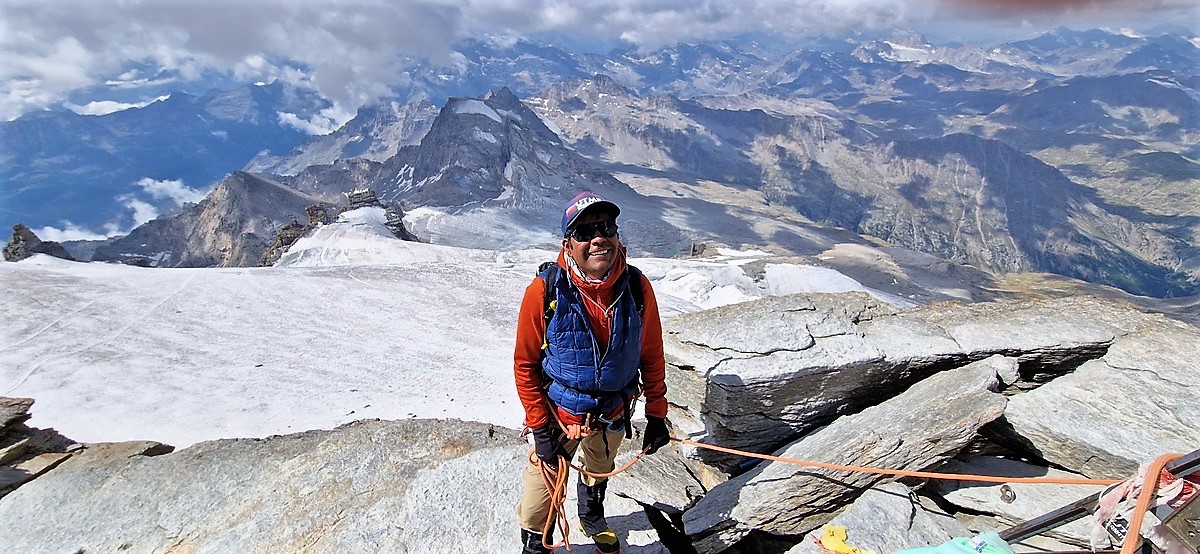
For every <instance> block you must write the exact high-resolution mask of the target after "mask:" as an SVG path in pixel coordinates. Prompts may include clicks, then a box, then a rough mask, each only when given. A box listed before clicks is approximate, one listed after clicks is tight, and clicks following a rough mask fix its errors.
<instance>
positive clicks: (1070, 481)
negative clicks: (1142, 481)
mask: <svg viewBox="0 0 1200 554" xmlns="http://www.w3.org/2000/svg"><path fill="white" fill-rule="evenodd" d="M671 440H673V441H675V442H678V443H680V444H687V445H690V446H696V447H700V448H707V449H709V450H716V451H718V452H724V453H726V454H736V455H738V456H747V457H750V458H759V459H762V460H770V461H772V462H783V463H787V464H793V465H798V466H806V467H819V468H824V469H833V470H837V471H851V472H855V473H877V474H881V475H895V476H897V477H920V478H924V479H946V480H955V481H980V482H984V483H1053V484H1058V485H1112V484H1115V483H1120V482H1121V480H1120V479H1087V478H1082V477H1081V478H1074V477H994V476H990V475H971V474H967V473H936V472H932V471H907V470H903V469H881V468H877V467H866V466H851V465H841V464H829V463H825V462H813V461H808V460H797V459H795V458H783V457H780V456H771V455H769V454H757V453H754V452H746V451H744V450H737V449H734V448H725V447H723V446H716V445H713V444H705V443H702V442H696V441H693V440H688V439H677V438H675V437H671Z"/></svg>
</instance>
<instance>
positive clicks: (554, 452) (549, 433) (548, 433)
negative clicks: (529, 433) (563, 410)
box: [533, 423, 567, 466]
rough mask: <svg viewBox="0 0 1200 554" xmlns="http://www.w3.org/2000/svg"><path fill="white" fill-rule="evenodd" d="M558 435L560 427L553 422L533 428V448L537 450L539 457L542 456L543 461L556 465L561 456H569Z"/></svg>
mask: <svg viewBox="0 0 1200 554" xmlns="http://www.w3.org/2000/svg"><path fill="white" fill-rule="evenodd" d="M558 435H559V431H558V428H557V427H555V425H554V424H553V423H551V424H549V425H546V426H545V427H542V428H541V429H534V430H533V449H534V451H535V452H537V457H538V458H541V460H542V461H543V462H546V463H548V464H554V465H555V466H557V465H558V457H559V456H562V457H564V458H565V457H566V456H567V451H566V450H564V449H563V445H562V443H561V442H560V441H559V440H558Z"/></svg>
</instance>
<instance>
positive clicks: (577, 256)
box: [563, 212, 620, 279]
mask: <svg viewBox="0 0 1200 554" xmlns="http://www.w3.org/2000/svg"><path fill="white" fill-rule="evenodd" d="M602 221H607V222H612V221H613V218H612V216H611V215H609V214H607V213H604V212H591V213H585V214H583V215H581V216H579V219H577V220H575V223H574V224H573V225H571V228H570V229H567V238H564V239H563V243H564V244H565V245H566V247H567V253H568V254H569V255H570V256H571V258H572V259H574V260H575V265H578V266H579V269H581V270H583V273H584V274H585V275H587V276H588V277H590V278H592V279H602V278H603V277H604V276H605V275H606V274H607V273H608V270H609V269H610V268H611V267H612V266H613V263H615V262H616V261H617V247H618V246H620V239H619V237H618V236H617V235H613V236H612V237H605V236H604V234H603V233H601V232H600V230H598V229H593V230H592V231H591V232H590V233H589V234H590V236H589V237H588V238H587V239H585V240H582V241H579V240H575V237H574V236H573V235H574V234H575V233H574V232H573V231H575V230H576V229H585V230H586V229H589V228H592V227H594V225H592V224H595V223H600V222H602ZM613 225H614V226H615V222H614V223H613Z"/></svg>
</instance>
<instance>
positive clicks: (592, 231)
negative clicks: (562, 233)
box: [567, 219, 617, 242]
mask: <svg viewBox="0 0 1200 554" xmlns="http://www.w3.org/2000/svg"><path fill="white" fill-rule="evenodd" d="M596 231H600V235H602V236H603V237H604V238H612V237H615V236H617V222H615V221H613V220H611V219H608V220H604V221H597V222H595V223H584V224H582V225H576V226H575V227H572V228H570V229H567V236H568V237H571V238H573V239H575V242H587V241H589V240H592V237H594V236H596Z"/></svg>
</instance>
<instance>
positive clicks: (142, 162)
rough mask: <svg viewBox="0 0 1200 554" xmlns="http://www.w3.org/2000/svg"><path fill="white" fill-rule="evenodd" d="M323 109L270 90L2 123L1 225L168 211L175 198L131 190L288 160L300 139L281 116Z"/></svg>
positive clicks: (316, 102)
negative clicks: (134, 210) (266, 158)
mask: <svg viewBox="0 0 1200 554" xmlns="http://www.w3.org/2000/svg"><path fill="white" fill-rule="evenodd" d="M327 105H328V104H327V102H326V101H325V100H323V99H321V98H319V97H318V96H316V95H315V94H314V93H312V92H310V91H303V90H298V89H294V88H291V87H287V86H284V85H283V84H281V83H274V84H270V85H262V86H254V85H248V86H245V87H242V88H238V89H235V90H231V91H213V92H210V93H208V94H205V95H203V96H191V95H187V94H173V95H171V96H170V97H169V98H167V99H166V100H162V101H158V102H154V103H151V104H149V105H147V106H146V107H143V108H137V109H129V110H124V111H119V112H115V113H111V114H108V115H100V116H90V115H78V114H75V113H71V112H38V113H32V114H29V115H26V116H24V117H20V118H18V119H16V120H13V121H8V122H0V143H2V144H3V145H4V148H0V222H2V223H4V226H5V227H4V228H8V227H11V226H12V224H14V223H17V222H21V223H25V224H26V225H29V226H30V227H36V226H41V225H54V226H61V225H62V222H63V221H70V222H72V223H74V224H76V225H78V226H82V227H89V228H93V229H98V228H99V227H100V226H101V225H104V224H106V223H112V222H114V219H118V216H119V215H120V214H122V213H124V212H125V211H126V208H125V206H126V204H127V203H128V202H129V201H130V200H131V199H136V200H139V201H142V202H145V203H147V204H149V205H151V206H153V207H155V208H156V209H157V210H159V211H162V212H165V211H173V210H175V209H177V208H178V205H177V203H176V202H175V201H174V200H173V199H171V198H165V197H155V196H153V195H150V194H146V193H145V192H144V191H143V190H142V188H141V187H139V186H138V185H137V183H138V181H140V180H142V179H152V180H156V181H164V180H165V181H176V180H177V181H181V185H182V186H183V187H187V188H190V189H197V190H205V189H208V188H209V187H211V186H212V185H213V184H214V183H215V182H217V181H218V180H220V179H222V178H224V177H225V176H227V175H229V172H230V171H232V170H234V169H237V168H239V167H241V166H243V165H245V164H246V162H248V161H250V159H251V158H253V157H254V156H255V155H256V154H258V153H259V152H264V151H271V152H276V153H283V152H287V151H288V150H289V149H291V148H292V147H293V146H295V145H296V144H297V143H299V142H300V141H301V140H303V139H304V138H305V137H306V136H307V134H306V133H303V132H301V131H299V130H297V129H296V128H295V127H293V126H291V125H288V124H285V123H284V122H283V120H282V119H281V115H280V114H281V113H291V114H293V115H297V116H298V117H300V118H305V117H308V115H310V114H311V113H314V112H316V111H317V110H319V109H320V108H323V107H325V106H327ZM115 223H116V224H117V226H118V227H128V226H130V223H131V222H130V221H127V220H124V219H118V220H117V221H116V222H115Z"/></svg>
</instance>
